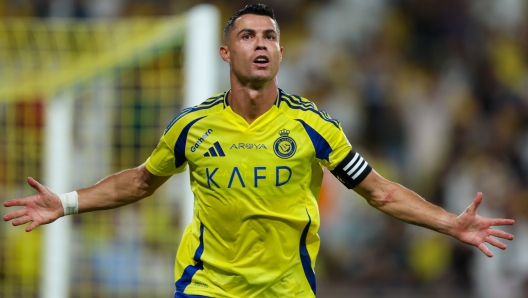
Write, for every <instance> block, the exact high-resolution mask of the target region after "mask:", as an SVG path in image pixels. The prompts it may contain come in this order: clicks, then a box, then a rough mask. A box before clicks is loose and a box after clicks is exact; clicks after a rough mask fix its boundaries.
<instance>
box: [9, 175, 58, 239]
mask: <svg viewBox="0 0 528 298" xmlns="http://www.w3.org/2000/svg"><path fill="white" fill-rule="evenodd" d="M28 183H29V185H30V186H31V187H33V188H34V189H36V190H37V191H38V194H36V195H34V196H31V197H27V198H19V199H13V200H9V201H6V202H5V203H4V206H5V207H13V206H24V207H25V208H24V209H20V210H16V211H13V212H11V213H8V214H7V215H6V216H4V221H9V220H12V219H15V218H16V220H14V221H13V226H19V225H23V224H25V223H28V222H30V221H32V223H31V224H30V225H29V226H28V227H27V228H26V232H30V231H32V230H33V229H35V228H36V227H38V226H40V225H44V224H48V223H52V222H54V221H55V220H56V219H57V218H59V217H61V216H62V215H63V214H64V210H63V208H62V203H61V201H60V199H59V196H57V195H56V194H55V193H53V192H51V191H50V190H49V189H48V188H47V187H46V186H44V185H42V184H40V183H38V182H37V180H35V179H33V178H31V177H29V178H28Z"/></svg>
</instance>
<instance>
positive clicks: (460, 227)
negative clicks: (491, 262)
mask: <svg viewBox="0 0 528 298" xmlns="http://www.w3.org/2000/svg"><path fill="white" fill-rule="evenodd" d="M481 202H482V193H481V192H479V193H477V196H476V197H475V200H474V201H473V203H472V204H471V205H470V206H469V207H467V209H466V211H464V212H463V213H462V214H460V215H459V216H458V217H457V219H456V221H455V227H454V228H453V233H452V236H453V237H455V238H456V239H458V240H460V241H462V242H464V243H467V244H470V245H474V246H476V247H478V248H479V249H480V250H481V251H482V252H483V253H484V254H485V255H486V256H488V257H490V258H491V257H493V253H491V251H490V250H489V249H488V248H487V247H486V245H484V242H488V243H489V244H491V245H493V246H496V247H498V248H500V249H503V250H504V249H506V244H504V243H502V242H500V241H499V240H497V239H495V238H491V236H495V237H498V238H503V239H507V240H513V235H512V234H510V233H506V232H504V231H501V230H495V229H493V228H492V226H504V225H513V224H514V222H515V221H514V220H513V219H504V218H486V217H482V216H479V215H477V208H478V206H479V205H480V203H481Z"/></svg>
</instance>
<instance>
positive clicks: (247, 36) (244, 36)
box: [242, 34, 251, 39]
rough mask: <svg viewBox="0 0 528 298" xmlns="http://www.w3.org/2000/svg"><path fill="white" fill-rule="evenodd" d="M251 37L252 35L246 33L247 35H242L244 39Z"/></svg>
mask: <svg viewBox="0 0 528 298" xmlns="http://www.w3.org/2000/svg"><path fill="white" fill-rule="evenodd" d="M250 37H251V35H249V34H246V35H243V36H242V39H249V38H250Z"/></svg>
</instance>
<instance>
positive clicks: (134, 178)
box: [77, 164, 171, 213]
mask: <svg viewBox="0 0 528 298" xmlns="http://www.w3.org/2000/svg"><path fill="white" fill-rule="evenodd" d="M170 177H171V176H156V175H153V174H151V173H150V172H149V171H148V170H147V168H146V167H145V164H142V165H140V166H139V167H137V168H133V169H128V170H124V171H122V172H119V173H116V174H113V175H110V176H108V177H106V178H104V179H103V180H101V181H99V182H97V183H96V184H95V185H93V186H92V187H89V188H85V189H80V190H78V191H77V193H78V194H79V213H84V212H90V211H96V210H105V209H112V208H117V207H121V206H124V205H127V204H131V203H134V202H137V201H139V200H141V199H143V198H146V197H148V196H151V195H152V194H153V193H154V191H155V190H156V189H158V187H160V186H161V185H162V184H163V183H165V181H167V180H168V179H169V178H170Z"/></svg>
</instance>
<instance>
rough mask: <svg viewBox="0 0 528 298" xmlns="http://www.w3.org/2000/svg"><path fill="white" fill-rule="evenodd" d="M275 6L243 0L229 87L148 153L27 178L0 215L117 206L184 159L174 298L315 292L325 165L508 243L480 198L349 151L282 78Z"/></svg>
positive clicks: (466, 236) (229, 38) (420, 220)
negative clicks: (427, 186)
mask: <svg viewBox="0 0 528 298" xmlns="http://www.w3.org/2000/svg"><path fill="white" fill-rule="evenodd" d="M279 40H280V31H279V26H278V24H277V21H276V20H275V17H274V14H273V11H272V10H271V9H270V8H268V7H267V6H265V5H262V4H259V5H248V6H246V7H245V8H243V9H242V10H240V11H238V12H237V13H236V14H235V15H233V16H232V17H231V18H230V20H229V21H228V22H227V24H226V26H225V29H224V45H223V46H221V47H220V55H221V57H222V59H223V60H224V61H226V62H227V63H229V65H230V73H229V75H230V80H231V89H230V90H228V91H226V92H223V93H220V94H217V95H215V96H213V97H211V98H209V99H207V100H205V101H204V102H203V103H202V104H200V105H198V106H195V107H190V108H187V109H184V110H183V111H182V112H181V113H180V114H179V115H178V116H176V118H174V120H173V121H172V122H171V123H170V124H169V125H168V126H167V128H166V130H165V132H164V133H163V135H162V136H161V139H160V141H159V144H158V146H157V147H156V149H155V150H154V152H153V153H152V155H151V156H150V157H149V158H148V159H147V161H146V162H145V163H144V164H142V165H140V166H139V167H137V168H134V169H128V170H125V171H122V172H119V173H116V174H113V175H111V176H109V177H107V178H105V179H103V180H102V181H100V182H99V183H97V184H95V185H94V186H92V187H89V188H85V189H80V190H77V191H76V192H72V193H67V194H61V195H57V194H54V193H53V192H52V191H50V190H49V189H48V188H46V187H45V186H43V185H41V184H39V183H38V182H37V181H35V180H34V179H32V178H28V183H29V184H30V185H31V186H32V187H33V188H35V189H36V190H37V191H38V194H37V195H35V196H32V197H28V198H19V199H13V200H10V201H7V202H5V203H4V205H5V206H6V207H12V206H24V207H25V208H24V209H21V210H17V211H13V212H11V213H9V214H7V215H6V216H5V217H4V220H6V221H8V220H13V219H15V220H14V221H13V225H15V226H18V225H22V224H25V223H28V222H31V224H29V226H28V227H27V228H26V231H28V232H29V231H31V230H33V229H35V228H36V227H37V226H39V225H43V224H47V223H51V222H53V221H55V220H56V219H57V218H59V217H61V216H64V215H68V214H72V213H83V212H89V211H95V210H101V209H109V208H116V207H120V206H123V205H126V204H130V203H133V202H136V201H138V200H141V199H143V198H145V197H148V196H149V195H151V194H152V193H153V192H154V191H155V190H156V189H157V188H158V187H159V186H160V185H162V184H163V183H164V182H165V181H167V179H169V177H171V175H173V174H177V173H181V172H183V171H184V170H185V168H186V167H187V166H188V167H189V170H190V175H191V188H192V190H193V192H194V196H195V203H194V215H193V220H192V223H191V224H190V225H189V226H188V227H187V228H186V229H185V232H184V234H183V239H182V241H181V244H180V247H179V249H178V252H177V256H176V264H175V280H176V282H175V284H176V292H175V294H174V297H204V296H205V297H315V293H316V283H315V275H314V264H315V259H316V256H317V253H318V249H319V236H318V234H317V231H318V228H319V213H318V207H317V198H318V195H319V190H320V186H321V181H322V176H323V169H322V166H325V167H327V168H328V169H329V170H330V171H331V172H332V174H333V175H335V176H336V177H337V179H339V181H341V182H342V183H343V184H344V185H345V186H346V187H347V188H350V189H353V190H354V191H356V192H357V193H359V194H360V195H361V196H363V197H364V198H365V199H366V200H367V201H368V203H369V204H370V205H372V206H373V207H375V208H377V209H379V210H381V211H383V212H385V213H387V214H389V215H391V216H393V217H395V218H398V219H400V220H402V221H405V222H407V223H412V224H415V225H419V226H423V227H426V228H429V229H432V230H434V231H437V232H440V233H444V234H447V235H450V236H452V237H454V238H456V239H458V240H460V241H462V242H464V243H467V244H470V245H474V246H476V247H478V248H479V249H480V250H481V251H482V252H483V253H484V254H485V255H487V256H488V257H491V256H492V253H491V252H490V251H489V250H488V248H487V247H486V246H485V245H484V243H485V242H487V243H489V244H491V245H494V246H497V247H499V248H501V249H505V248H506V245H504V244H503V243H501V242H500V241H498V240H497V239H495V238H492V237H491V236H495V237H499V238H504V239H507V240H512V239H513V236H512V235H511V234H509V233H506V232H504V231H500V230H496V229H492V228H491V227H492V226H496V225H512V224H513V220H511V219H489V218H484V217H481V216H479V215H477V213H476V211H477V208H478V206H479V204H480V203H481V201H482V194H481V193H478V194H477V196H476V198H475V199H474V201H473V203H472V204H471V205H470V206H469V207H468V208H467V209H466V210H465V211H464V212H463V213H462V214H461V215H460V216H458V217H457V216H455V215H453V214H450V213H448V212H446V211H444V210H442V209H441V208H439V207H437V206H434V205H432V204H430V203H428V202H426V201H425V200H424V199H422V198H421V197H419V196H418V195H417V194H415V193H414V192H412V191H410V190H408V189H406V188H404V187H403V186H401V185H399V184H396V183H394V182H391V181H388V180H386V179H384V178H382V177H381V176H380V175H378V174H377V173H376V171H374V170H373V169H372V168H371V166H370V165H369V164H368V163H367V161H366V160H364V159H363V157H361V155H360V154H359V153H358V152H356V151H355V150H353V149H352V147H351V145H350V144H349V143H348V141H347V138H346V137H345V135H344V133H343V131H342V129H341V126H340V123H339V122H338V121H337V120H335V119H332V118H330V116H329V115H328V114H326V113H325V112H324V111H319V110H318V109H317V108H316V106H315V105H314V104H313V103H311V102H310V101H308V100H307V99H305V98H302V97H299V96H296V95H291V94H288V93H286V92H285V91H283V90H282V89H279V88H278V83H277V78H276V75H277V72H278V70H279V64H280V62H281V59H282V51H283V49H282V47H281V46H280V43H279Z"/></svg>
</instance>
